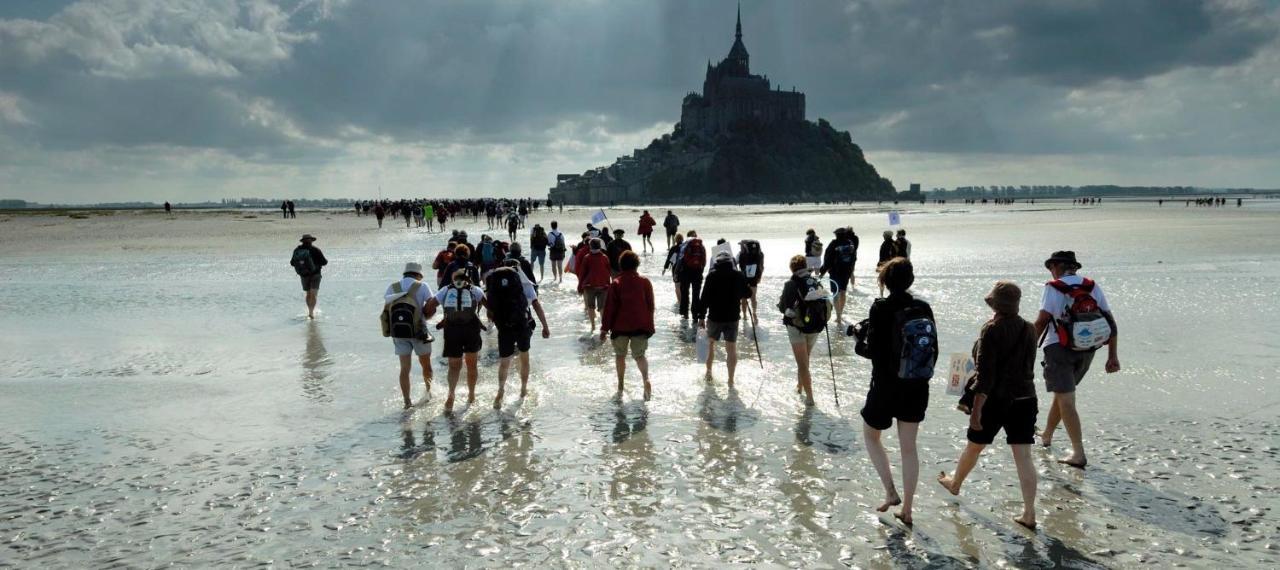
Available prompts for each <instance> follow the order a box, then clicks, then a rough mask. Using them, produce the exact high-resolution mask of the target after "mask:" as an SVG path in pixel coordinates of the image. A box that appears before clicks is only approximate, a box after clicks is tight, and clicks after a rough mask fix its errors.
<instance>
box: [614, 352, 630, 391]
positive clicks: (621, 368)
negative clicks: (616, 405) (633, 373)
mask: <svg viewBox="0 0 1280 570" xmlns="http://www.w3.org/2000/svg"><path fill="white" fill-rule="evenodd" d="M613 367H614V368H615V369H616V370H617V372H618V393H619V394H621V393H622V389H623V387H624V386H623V384H624V382H623V379H624V378H626V376H627V357H626V356H617V357H615V358H614V359H613Z"/></svg>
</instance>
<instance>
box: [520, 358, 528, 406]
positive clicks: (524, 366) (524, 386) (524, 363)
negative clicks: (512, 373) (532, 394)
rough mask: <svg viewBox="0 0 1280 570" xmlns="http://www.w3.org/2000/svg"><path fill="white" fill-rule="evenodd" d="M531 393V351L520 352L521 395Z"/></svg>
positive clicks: (522, 396)
mask: <svg viewBox="0 0 1280 570" xmlns="http://www.w3.org/2000/svg"><path fill="white" fill-rule="evenodd" d="M528 394H529V353H528V352H521V353H520V397H521V398H524V397H525V396H526V395H528Z"/></svg>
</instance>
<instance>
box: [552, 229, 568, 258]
mask: <svg viewBox="0 0 1280 570" xmlns="http://www.w3.org/2000/svg"><path fill="white" fill-rule="evenodd" d="M566 249H568V248H566V247H565V245H564V234H563V233H561V232H556V241H555V243H553V244H551V251H554V252H556V253H564V250H566Z"/></svg>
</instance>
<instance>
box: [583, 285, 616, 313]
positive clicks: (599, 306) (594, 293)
mask: <svg viewBox="0 0 1280 570" xmlns="http://www.w3.org/2000/svg"><path fill="white" fill-rule="evenodd" d="M608 292H609V290H608V289H605V288H603V287H601V288H599V289H597V288H594V287H587V288H586V289H584V290H583V291H582V300H583V302H585V303H586V304H587V308H588V309H595V310H597V311H603V310H604V298H605V294H606V293H608Z"/></svg>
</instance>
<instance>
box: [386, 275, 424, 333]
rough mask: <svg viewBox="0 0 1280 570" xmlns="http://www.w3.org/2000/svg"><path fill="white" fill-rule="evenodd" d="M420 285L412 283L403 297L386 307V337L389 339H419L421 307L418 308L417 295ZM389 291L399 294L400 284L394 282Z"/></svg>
mask: <svg viewBox="0 0 1280 570" xmlns="http://www.w3.org/2000/svg"><path fill="white" fill-rule="evenodd" d="M421 287H422V283H414V284H413V285H410V286H409V290H408V291H406V292H404V293H405V294H404V296H402V297H400V298H398V299H396V300H394V301H392V302H391V303H390V304H388V305H387V325H388V326H387V333H388V334H387V335H386V336H390V337H391V338H403V339H420V338H421V332H422V331H421V330H420V328H421V325H422V319H421V317H420V316H419V315H421V314H422V307H419V306H418V298H417V293H418V289H420V288H421ZM391 290H392V291H394V292H396V293H400V292H401V288H400V283H399V282H396V283H394V284H393V285H392V286H391Z"/></svg>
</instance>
